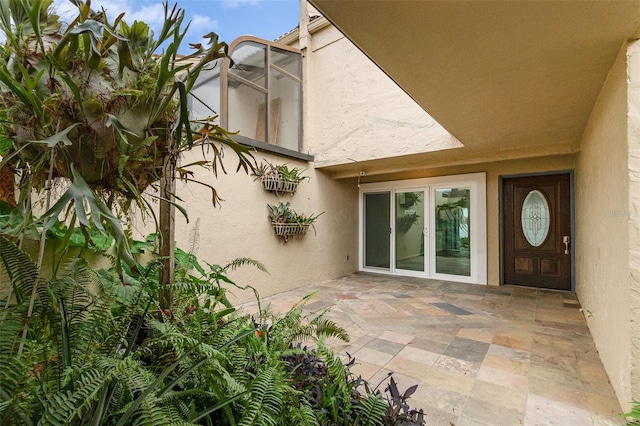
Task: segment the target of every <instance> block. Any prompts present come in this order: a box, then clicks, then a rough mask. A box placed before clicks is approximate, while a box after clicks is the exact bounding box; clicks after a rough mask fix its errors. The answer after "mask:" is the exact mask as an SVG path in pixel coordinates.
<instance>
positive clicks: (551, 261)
mask: <svg viewBox="0 0 640 426" xmlns="http://www.w3.org/2000/svg"><path fill="white" fill-rule="evenodd" d="M502 200H503V205H502V206H503V209H502V215H503V217H502V224H503V234H502V235H503V240H502V244H503V246H502V249H503V250H502V253H503V259H502V267H503V282H504V284H516V285H524V286H531V287H544V288H553V289H558V290H571V258H572V256H571V250H572V246H573V242H572V241H571V240H570V237H571V178H570V175H569V174H568V173H566V174H565V173H563V174H552V175H544V176H526V177H517V178H505V179H503V181H502Z"/></svg>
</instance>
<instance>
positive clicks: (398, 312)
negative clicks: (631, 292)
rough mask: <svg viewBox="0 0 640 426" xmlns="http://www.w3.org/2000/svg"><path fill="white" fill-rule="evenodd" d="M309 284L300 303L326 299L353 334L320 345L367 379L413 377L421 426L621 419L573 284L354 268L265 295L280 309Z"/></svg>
mask: <svg viewBox="0 0 640 426" xmlns="http://www.w3.org/2000/svg"><path fill="white" fill-rule="evenodd" d="M316 290H317V291H318V294H316V295H315V296H314V297H313V298H312V299H311V300H310V301H309V302H308V304H307V305H306V306H305V307H304V313H305V314H312V313H319V312H322V311H323V310H324V309H326V308H327V307H333V308H332V309H333V310H332V311H331V313H330V314H329V316H328V317H329V318H331V319H333V320H334V321H336V322H337V323H338V324H339V325H340V326H342V327H344V328H345V329H346V330H347V331H348V332H349V334H350V336H351V337H352V340H351V342H348V343H345V342H341V341H339V340H337V339H330V340H328V341H327V344H328V345H330V346H331V347H333V348H334V350H335V351H336V352H338V354H339V355H340V356H341V357H343V359H348V356H347V354H349V355H351V356H353V357H354V358H355V360H356V363H355V365H354V366H353V367H352V368H351V371H352V372H353V373H354V374H357V375H361V376H362V377H363V378H364V379H367V380H368V381H369V382H370V384H371V385H372V386H376V385H378V383H379V382H382V384H381V385H380V387H381V389H384V387H385V386H386V383H387V382H388V380H389V378H388V374H389V373H390V372H392V373H393V377H394V380H395V381H396V382H397V383H398V385H399V389H400V391H401V392H403V391H404V390H405V389H406V388H408V387H409V386H412V385H415V384H418V389H417V390H416V392H415V393H414V394H413V396H412V397H411V399H410V400H409V403H410V405H411V407H412V408H423V409H424V410H425V418H426V422H427V425H429V426H431V425H433V426H439V425H444V426H451V425H455V426H464V425H562V426H566V425H580V426H582V425H585V426H588V425H594V426H595V425H621V424H623V423H624V419H623V417H622V416H621V408H620V406H619V404H618V401H617V399H616V397H615V394H614V392H613V389H612V388H611V385H610V384H609V381H608V377H607V374H606V372H605V370H604V367H603V366H602V363H601V361H600V358H599V356H598V352H597V350H596V347H595V345H594V343H593V339H592V338H591V335H590V333H589V330H588V328H587V325H586V321H585V319H584V313H583V312H582V311H581V310H580V309H579V308H580V304H579V302H578V300H577V298H576V296H575V294H572V293H566V292H559V291H553V290H545V289H535V288H527V287H518V286H501V287H489V286H481V285H473V284H461V283H453V282H446V281H441V280H428V279H422V278H414V277H396V276H389V275H382V274H367V273H357V274H352V275H348V276H345V277H341V278H338V279H335V280H329V281H326V282H322V283H317V284H312V285H309V286H307V287H305V288H299V289H296V290H292V291H290V292H287V293H285V294H279V295H276V296H272V297H270V298H266V300H265V302H270V303H271V306H272V309H273V310H275V311H276V312H280V313H284V312H286V311H287V310H288V309H290V308H291V306H293V305H294V304H295V303H296V302H297V301H299V300H300V299H301V298H302V297H304V296H305V295H307V294H308V293H310V292H312V291H316ZM256 309H257V307H256V304H255V303H253V304H246V305H245V306H244V310H245V311H246V312H255V310H256ZM587 314H588V313H587Z"/></svg>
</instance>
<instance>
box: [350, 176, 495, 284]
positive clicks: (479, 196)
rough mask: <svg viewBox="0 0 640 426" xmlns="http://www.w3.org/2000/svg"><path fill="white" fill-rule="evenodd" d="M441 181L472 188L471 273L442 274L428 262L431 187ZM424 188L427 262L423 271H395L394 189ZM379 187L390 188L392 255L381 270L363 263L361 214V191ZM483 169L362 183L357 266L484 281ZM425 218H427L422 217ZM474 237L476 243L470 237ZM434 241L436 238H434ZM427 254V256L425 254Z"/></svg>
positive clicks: (361, 194)
mask: <svg viewBox="0 0 640 426" xmlns="http://www.w3.org/2000/svg"><path fill="white" fill-rule="evenodd" d="M443 185H452V186H454V185H468V186H469V187H470V188H472V191H471V197H470V198H471V199H470V203H471V207H472V209H471V212H472V213H471V214H472V216H471V217H472V218H473V219H470V220H473V222H472V227H471V235H472V243H471V245H472V250H471V275H470V276H469V277H467V276H462V275H460V276H458V275H445V274H436V273H435V270H434V269H435V268H432V265H433V263H432V262H431V259H430V257H431V254H432V253H434V248H435V247H432V242H431V241H432V230H433V229H434V223H435V216H434V215H433V214H432V212H431V210H433V202H432V199H431V198H432V194H431V192H432V187H442V186H443ZM422 189H424V190H425V200H424V206H425V210H426V211H427V212H428V213H429V214H428V215H429V218H428V222H426V223H425V226H426V227H427V238H426V239H425V242H424V244H425V252H429V253H430V255H429V259H425V261H426V262H429V263H428V264H427V265H425V272H424V273H423V272H417V273H411V272H410V271H406V270H401V272H400V273H398V272H395V270H396V268H395V265H394V262H395V252H394V241H395V224H394V223H395V220H394V217H395V208H394V206H395V194H396V192H397V191H398V192H404V191H407V190H422ZM381 191H390V192H391V201H392V202H391V204H392V208H391V211H390V215H391V224H392V232H391V233H390V237H389V238H391V247H392V250H391V253H392V254H391V255H390V259H389V261H390V268H389V270H384V271H382V270H380V269H374V268H370V267H365V266H364V249H365V247H364V244H363V241H364V226H365V224H364V216H363V211H364V209H363V205H364V194H365V193H371V192H381ZM486 191H487V189H486V173H484V172H480V173H468V174H462V175H451V176H437V177H431V178H422V179H407V180H397V181H385V182H376V183H363V184H360V188H359V201H358V202H359V214H358V222H359V226H358V270H359V271H363V272H378V273H380V272H383V273H389V274H393V275H402V276H418V277H421V278H432V279H441V280H447V281H456V282H466V283H473V284H483V285H486V284H487V196H486V193H487V192H486ZM425 219H426V218H425ZM474 240H475V241H476V242H475V243H474V242H473V241H474ZM433 241H435V240H433ZM425 257H426V256H425Z"/></svg>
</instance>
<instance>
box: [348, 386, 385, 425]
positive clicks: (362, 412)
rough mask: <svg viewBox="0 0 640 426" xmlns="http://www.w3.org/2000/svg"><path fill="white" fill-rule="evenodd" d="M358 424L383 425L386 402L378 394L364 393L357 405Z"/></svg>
mask: <svg viewBox="0 0 640 426" xmlns="http://www.w3.org/2000/svg"><path fill="white" fill-rule="evenodd" d="M355 409H356V410H357V411H358V420H359V422H358V424H359V425H362V426H383V425H384V418H385V415H386V410H387V404H386V403H385V402H384V401H383V400H382V398H381V397H380V395H374V394H370V393H368V394H365V395H364V397H363V398H362V400H361V401H360V402H359V404H358V405H356V406H355Z"/></svg>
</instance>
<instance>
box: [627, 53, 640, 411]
mask: <svg viewBox="0 0 640 426" xmlns="http://www.w3.org/2000/svg"><path fill="white" fill-rule="evenodd" d="M627 67H628V70H627V76H628V77H627V78H628V89H627V106H628V115H627V116H628V122H627V132H628V133H627V138H628V139H627V145H628V149H629V159H628V161H629V269H630V293H631V295H630V296H631V297H630V298H629V301H630V304H631V307H630V308H631V311H630V315H631V324H630V327H631V383H632V384H631V393H632V397H633V399H634V400H639V399H640V321H639V319H640V42H639V41H636V42H634V43H631V44H630V45H629V47H628V50H627Z"/></svg>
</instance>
